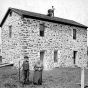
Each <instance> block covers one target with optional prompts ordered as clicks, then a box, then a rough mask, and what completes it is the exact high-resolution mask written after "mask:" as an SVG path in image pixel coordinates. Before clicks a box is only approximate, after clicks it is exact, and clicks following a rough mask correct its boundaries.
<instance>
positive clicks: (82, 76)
mask: <svg viewBox="0 0 88 88" xmlns="http://www.w3.org/2000/svg"><path fill="white" fill-rule="evenodd" d="M84 74H85V73H84V67H81V88H84Z"/></svg>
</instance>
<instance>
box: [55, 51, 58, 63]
mask: <svg viewBox="0 0 88 88" xmlns="http://www.w3.org/2000/svg"><path fill="white" fill-rule="evenodd" d="M57 55H58V51H57V50H55V51H54V62H58V57H57Z"/></svg>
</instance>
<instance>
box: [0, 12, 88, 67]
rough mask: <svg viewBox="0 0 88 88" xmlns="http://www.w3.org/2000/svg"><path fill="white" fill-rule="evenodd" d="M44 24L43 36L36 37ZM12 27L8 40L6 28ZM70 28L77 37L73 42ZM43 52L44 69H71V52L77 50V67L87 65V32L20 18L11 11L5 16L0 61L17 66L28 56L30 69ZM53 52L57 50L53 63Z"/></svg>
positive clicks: (7, 29)
mask: <svg viewBox="0 0 88 88" xmlns="http://www.w3.org/2000/svg"><path fill="white" fill-rule="evenodd" d="M41 23H44V24H45V33H44V37H40V35H39V25H40V24H41ZM10 25H12V37H11V38H9V26H10ZM73 29H76V30H77V38H76V40H73ZM41 50H44V51H45V54H44V60H43V64H44V69H52V68H54V67H58V66H65V67H66V66H74V63H73V58H72V57H73V51H77V59H76V65H77V66H82V65H84V66H86V65H87V30H86V29H84V28H81V27H75V26H71V25H65V24H60V23H53V22H48V21H42V20H37V19H32V18H22V17H21V16H20V15H18V14H17V13H15V12H12V16H10V15H8V17H7V19H6V21H5V22H4V24H3V26H2V56H3V57H4V59H3V62H14V64H15V66H16V67H18V62H19V59H23V57H24V55H27V56H28V57H29V63H30V68H31V69H33V66H34V64H35V62H36V61H37V60H39V59H40V51H41ZM54 50H58V62H57V63H55V62H54ZM21 62H22V61H21Z"/></svg>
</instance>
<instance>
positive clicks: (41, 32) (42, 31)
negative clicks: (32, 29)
mask: <svg viewBox="0 0 88 88" xmlns="http://www.w3.org/2000/svg"><path fill="white" fill-rule="evenodd" d="M44 28H45V27H44V24H40V36H44Z"/></svg>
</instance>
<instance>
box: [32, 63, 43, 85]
mask: <svg viewBox="0 0 88 88" xmlns="http://www.w3.org/2000/svg"><path fill="white" fill-rule="evenodd" d="M42 71H43V64H42V63H40V64H39V63H37V64H35V66H34V77H33V83H34V84H37V85H38V84H39V85H41V84H42Z"/></svg>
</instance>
